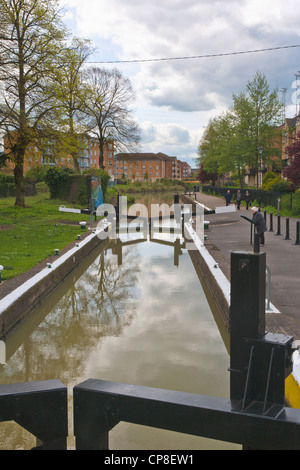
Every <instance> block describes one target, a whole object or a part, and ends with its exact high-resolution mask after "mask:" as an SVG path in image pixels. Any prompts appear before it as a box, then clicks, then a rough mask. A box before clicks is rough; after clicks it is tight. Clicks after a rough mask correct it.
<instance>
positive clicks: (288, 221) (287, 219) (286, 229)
mask: <svg viewBox="0 0 300 470" xmlns="http://www.w3.org/2000/svg"><path fill="white" fill-rule="evenodd" d="M285 225H286V227H285V240H290V219H289V217H287V218H286V220H285Z"/></svg>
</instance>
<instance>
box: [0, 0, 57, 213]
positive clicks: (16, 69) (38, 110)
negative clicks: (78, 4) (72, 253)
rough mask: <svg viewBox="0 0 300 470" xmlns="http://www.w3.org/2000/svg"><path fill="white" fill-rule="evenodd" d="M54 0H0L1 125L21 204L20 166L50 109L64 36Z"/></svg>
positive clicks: (22, 187)
mask: <svg viewBox="0 0 300 470" xmlns="http://www.w3.org/2000/svg"><path fill="white" fill-rule="evenodd" d="M58 5H59V2H58V0H47V2H44V1H42V0H0V22H1V36H0V81H1V84H2V86H1V90H2V99H1V101H0V129H1V131H2V132H3V133H4V134H5V135H6V137H7V140H6V149H5V150H6V151H7V152H8V157H9V158H10V160H11V161H12V162H13V164H14V177H15V186H16V201H15V204H16V205H18V206H24V205H25V197H24V176H23V166H24V157H25V152H26V149H27V148H28V146H29V144H31V143H33V142H37V141H38V140H39V139H40V132H43V131H44V130H45V129H47V128H48V129H49V128H51V126H49V121H48V120H47V118H48V117H49V114H50V112H51V111H52V110H53V109H54V107H55V102H54V91H53V87H52V86H51V85H52V81H53V71H54V69H55V65H56V64H57V57H58V56H59V52H60V51H61V48H62V42H63V40H64V39H65V35H66V30H65V28H64V27H63V25H62V23H61V15H60V11H59V9H58Z"/></svg>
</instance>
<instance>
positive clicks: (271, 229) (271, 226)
mask: <svg viewBox="0 0 300 470" xmlns="http://www.w3.org/2000/svg"><path fill="white" fill-rule="evenodd" d="M269 232H274V230H273V212H270V230H269Z"/></svg>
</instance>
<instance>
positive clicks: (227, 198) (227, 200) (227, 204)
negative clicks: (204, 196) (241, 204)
mask: <svg viewBox="0 0 300 470" xmlns="http://www.w3.org/2000/svg"><path fill="white" fill-rule="evenodd" d="M231 198H232V194H231V192H230V189H228V190H227V193H226V194H225V200H226V206H229V204H230V202H231Z"/></svg>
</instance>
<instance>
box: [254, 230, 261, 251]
mask: <svg viewBox="0 0 300 470" xmlns="http://www.w3.org/2000/svg"><path fill="white" fill-rule="evenodd" d="M259 240H260V234H259V233H255V234H254V253H259V251H260V250H259Z"/></svg>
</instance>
